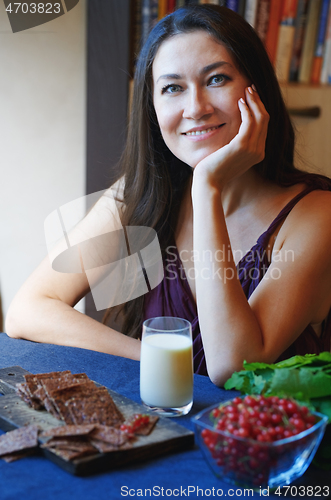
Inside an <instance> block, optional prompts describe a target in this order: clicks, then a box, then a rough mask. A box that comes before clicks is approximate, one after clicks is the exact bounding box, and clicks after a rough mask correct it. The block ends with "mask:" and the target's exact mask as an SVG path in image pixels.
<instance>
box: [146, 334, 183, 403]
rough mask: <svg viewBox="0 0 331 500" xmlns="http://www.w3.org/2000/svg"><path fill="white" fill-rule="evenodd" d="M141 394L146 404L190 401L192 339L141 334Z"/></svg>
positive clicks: (170, 335)
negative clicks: (143, 335)
mask: <svg viewBox="0 0 331 500" xmlns="http://www.w3.org/2000/svg"><path fill="white" fill-rule="evenodd" d="M140 397H141V399H142V401H143V402H144V403H146V404H147V405H149V406H158V407H161V408H179V407H182V406H185V405H187V404H189V403H190V402H191V401H192V400H193V362H192V341H191V339H190V338H189V337H185V336H183V335H178V334H171V333H155V334H153V335H147V336H145V337H143V340H142V343H141V358H140Z"/></svg>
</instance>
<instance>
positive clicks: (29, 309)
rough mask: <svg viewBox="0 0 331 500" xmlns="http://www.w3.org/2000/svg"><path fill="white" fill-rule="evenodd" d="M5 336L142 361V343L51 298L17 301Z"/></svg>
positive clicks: (8, 320) (8, 316)
mask: <svg viewBox="0 0 331 500" xmlns="http://www.w3.org/2000/svg"><path fill="white" fill-rule="evenodd" d="M6 332H7V334H8V335H9V336H10V337H13V338H24V339H27V340H32V341H34V342H44V343H49V344H58V345H67V346H72V347H80V348H83V349H91V350H93V351H100V352H105V353H108V354H114V355H116V356H123V357H127V358H131V359H136V360H138V359H140V341H139V340H136V339H133V338H131V337H127V336H125V335H123V334H122V333H120V332H117V331H115V330H113V329H111V328H109V327H107V326H105V325H103V324H101V323H99V322H98V321H96V320H94V319H92V318H90V317H88V316H86V315H85V314H82V313H80V312H79V311H77V310H75V309H73V308H72V307H71V306H70V305H68V304H66V303H64V302H62V301H60V300H57V299H54V298H48V297H38V298H36V297H31V298H30V299H29V300H28V301H27V300H25V301H24V302H20V301H19V300H17V301H14V303H13V304H12V306H11V308H10V310H9V312H8V315H7V320H6Z"/></svg>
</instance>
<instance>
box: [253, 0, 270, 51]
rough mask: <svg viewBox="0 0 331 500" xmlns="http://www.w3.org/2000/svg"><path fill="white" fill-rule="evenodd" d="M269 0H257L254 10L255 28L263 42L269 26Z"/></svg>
mask: <svg viewBox="0 0 331 500" xmlns="http://www.w3.org/2000/svg"><path fill="white" fill-rule="evenodd" d="M270 2H271V0H259V3H258V7H257V12H256V26H255V29H256V31H257V34H258V35H259V37H260V38H261V40H262V42H263V43H265V39H266V36H267V31H268V26H269V15H270Z"/></svg>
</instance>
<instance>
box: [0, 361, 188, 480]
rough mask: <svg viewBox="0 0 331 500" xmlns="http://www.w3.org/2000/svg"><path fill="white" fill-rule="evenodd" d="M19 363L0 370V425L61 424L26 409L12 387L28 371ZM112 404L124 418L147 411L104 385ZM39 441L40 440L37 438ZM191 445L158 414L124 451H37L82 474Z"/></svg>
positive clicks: (10, 427) (184, 431) (178, 428)
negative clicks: (67, 455) (78, 454)
mask: <svg viewBox="0 0 331 500" xmlns="http://www.w3.org/2000/svg"><path fill="white" fill-rule="evenodd" d="M28 373H30V372H28V371H27V370H24V369H23V368H21V367H20V366H10V367H8V368H3V369H0V394H4V395H3V396H0V428H1V429H2V430H4V431H10V430H13V429H17V428H18V427H22V426H23V425H31V424H33V425H38V426H39V427H40V429H41V430H47V429H50V428H52V427H58V426H59V425H64V422H61V421H60V420H58V419H56V418H55V417H53V416H52V415H51V414H50V413H48V412H46V411H45V410H44V411H37V410H34V409H33V408H30V407H29V406H28V405H27V404H26V403H24V401H22V400H21V398H20V397H19V396H18V395H17V394H16V392H15V386H16V384H18V383H21V382H24V377H23V376H24V375H25V374H28ZM98 385H99V384H98ZM107 390H108V391H109V394H110V395H111V397H112V398H113V400H114V402H115V404H116V405H117V406H118V408H119V409H120V410H121V412H122V413H123V415H124V417H125V418H128V417H130V416H131V415H134V414H135V413H148V412H147V411H146V408H145V407H144V406H142V405H140V404H138V403H136V402H134V401H132V400H131V399H128V398H125V397H124V396H121V395H120V394H118V393H117V392H114V391H112V390H110V389H108V388H107ZM40 442H42V441H40ZM193 445H194V433H193V432H192V431H190V430H188V429H186V428H185V427H182V426H181V425H178V424H177V423H176V422H174V421H173V420H171V419H169V418H165V417H160V419H159V421H158V422H157V424H156V426H155V428H154V430H153V431H152V432H151V434H150V435H149V436H140V437H138V438H137V440H136V441H135V442H134V443H133V447H132V448H130V449H127V450H117V451H112V452H109V453H96V455H91V456H88V457H84V458H81V459H77V460H73V461H67V460H64V459H63V458H61V457H59V456H58V455H56V454H55V453H53V452H52V451H50V450H46V449H43V448H40V452H41V453H42V454H43V455H45V456H46V457H47V458H48V459H49V460H51V461H52V462H54V463H56V464H57V465H58V466H60V467H61V468H62V469H64V470H66V471H67V472H70V473H71V474H75V475H79V476H85V475H88V474H93V473H95V472H100V471H105V470H110V469H112V468H115V467H118V466H122V465H125V464H129V463H132V462H140V461H142V460H147V459H150V458H152V457H156V456H158V455H164V454H166V453H171V452H176V451H181V450H184V449H187V448H190V447H192V446H193Z"/></svg>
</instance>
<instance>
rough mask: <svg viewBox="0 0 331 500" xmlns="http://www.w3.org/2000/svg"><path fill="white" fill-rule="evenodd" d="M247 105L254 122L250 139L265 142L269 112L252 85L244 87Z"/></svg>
mask: <svg viewBox="0 0 331 500" xmlns="http://www.w3.org/2000/svg"><path fill="white" fill-rule="evenodd" d="M246 96H247V105H248V107H249V109H250V111H251V113H252V117H253V120H254V122H255V124H256V127H255V134H253V137H252V139H253V140H254V139H255V140H256V141H257V144H258V143H259V142H263V143H265V140H266V138H267V133H268V123H269V114H268V113H267V111H266V109H265V107H264V105H263V103H262V101H261V99H260V97H259V95H258V93H257V92H256V90H253V89H252V87H248V88H247V89H246Z"/></svg>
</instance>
